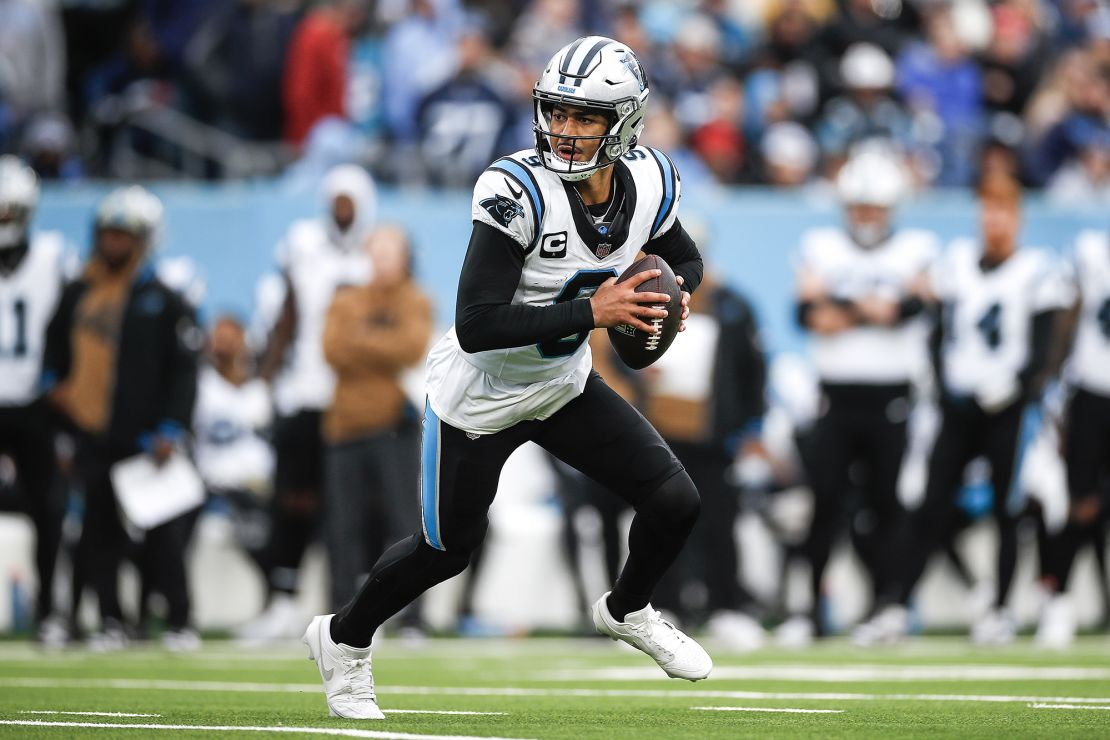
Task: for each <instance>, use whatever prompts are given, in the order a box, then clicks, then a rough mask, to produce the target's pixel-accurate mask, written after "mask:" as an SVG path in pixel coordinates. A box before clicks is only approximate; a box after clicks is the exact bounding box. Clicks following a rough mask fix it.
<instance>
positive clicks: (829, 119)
mask: <svg viewBox="0 0 1110 740" xmlns="http://www.w3.org/2000/svg"><path fill="white" fill-rule="evenodd" d="M840 79H841V80H842V81H843V83H844V88H845V90H846V93H845V94H844V95H843V96H840V97H836V98H833V99H832V100H830V101H829V102H828V104H827V105H826V106H825V109H824V111H823V112H822V114H821V119H820V121H818V123H817V140H818V141H819V142H820V144H821V151H822V153H823V154H824V156H825V157H826V164H827V165H828V169H827V174H828V175H830V176H835V174H836V171H837V170H838V169H839V168H840V165H841V164H842V163H843V162H844V160H845V159H846V158H847V157H848V155H849V150H850V149H851V148H852V147H853V146H854V145H856V144H859V143H861V142H865V141H869V140H872V139H882V140H885V141H887V142H890V143H891V144H892V145H893V146H895V147H896V148H898V149H899V150H900V151H901V152H902V153H903V155H909V154H911V153H912V152H914V150H915V149H916V141H915V138H914V131H913V121H912V120H911V118H910V115H909V113H907V112H906V110H905V108H904V107H903V106H902V105H901V103H899V102H898V101H897V100H895V99H894V97H893V96H892V95H891V87H892V86H893V85H894V64H893V62H891V60H890V57H888V56H887V55H886V53H885V52H883V50H882V49H880V48H879V47H877V46H875V45H873V44H857V45H855V46H853V47H851V48H850V49H848V52H847V53H846V54H845V55H844V58H843V59H842V60H841V61H840Z"/></svg>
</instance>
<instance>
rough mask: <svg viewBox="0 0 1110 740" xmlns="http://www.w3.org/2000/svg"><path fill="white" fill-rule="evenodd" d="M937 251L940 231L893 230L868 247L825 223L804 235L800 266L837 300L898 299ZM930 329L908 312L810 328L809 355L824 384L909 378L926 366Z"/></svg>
mask: <svg viewBox="0 0 1110 740" xmlns="http://www.w3.org/2000/svg"><path fill="white" fill-rule="evenodd" d="M939 252H940V244H939V242H938V240H937V237H936V236H935V235H934V234H932V233H930V232H928V231H921V230H916V229H903V230H899V231H895V232H894V233H893V234H892V235H891V237H890V238H889V239H887V240H886V241H885V242H883V243H881V244H878V245H876V246H874V247H872V248H870V249H865V248H864V247H861V246H860V245H859V244H857V243H856V242H855V241H854V240H853V239H852V238H851V236H850V235H849V234H848V233H847V232H846V231H845V230H844V229H842V228H835V227H825V228H819V229H812V230H810V231H807V232H806V233H805V234H803V235H802V243H801V250H800V255H799V265H798V271H799V273H802V274H807V275H810V276H814V277H816V278H818V279H820V281H821V282H822V283H823V284H824V286H825V291H826V293H827V294H828V296H829V297H830V298H832V299H834V300H845V301H853V300H860V299H863V298H866V297H868V296H878V297H880V298H885V299H887V300H892V301H901V300H902V299H904V298H906V297H907V296H909V294H910V288H911V286H912V284H913V283H914V281H915V280H918V279H919V278H921V277H922V276H923V275H925V274H927V272H928V270H929V268H930V266H931V265H932V263H933V262H934V261H935V260H936V257H937V255H938V254H939ZM927 331H928V329H927V328H926V325H925V322H924V321H923V320H921V319H910V320H908V321H903V322H900V323H898V324H895V325H894V326H856V327H853V328H851V329H848V330H846V331H842V332H839V333H837V334H833V335H827V336H826V335H820V334H813V335H812V337H811V347H812V352H813V362H814V365H815V367H816V368H817V374H818V376H819V377H820V378H821V380H822V381H824V382H827V383H863V384H872V385H878V384H897V383H907V382H909V381H910V380H912V379H913V378H914V377H916V376H918V374H919V373H921V372H922V371H923V370H924V368H925V367H927V364H926V363H927V361H928V355H927V352H926V335H927Z"/></svg>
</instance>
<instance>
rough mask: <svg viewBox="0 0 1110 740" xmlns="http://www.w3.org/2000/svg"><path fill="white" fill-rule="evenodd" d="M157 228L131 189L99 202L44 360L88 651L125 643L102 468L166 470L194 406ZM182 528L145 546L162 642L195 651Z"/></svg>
mask: <svg viewBox="0 0 1110 740" xmlns="http://www.w3.org/2000/svg"><path fill="white" fill-rule="evenodd" d="M161 226H162V204H161V202H160V201H159V200H158V199H157V198H155V197H154V196H153V195H151V194H150V193H149V192H147V191H146V190H144V189H142V188H140V187H138V186H132V187H127V188H120V189H118V190H115V191H113V192H111V193H110V194H109V195H108V196H107V197H106V198H105V199H104V200H103V201H102V202H101V204H100V206H99V207H98V208H97V213H96V221H95V226H94V231H93V249H92V254H91V256H90V258H89V261H88V263H87V264H86V266H85V270H84V272H83V274H82V276H81V278H80V279H79V280H77V281H76V282H74V283H71V284H70V285H69V286H68V287H67V288H66V290H65V292H64V293H63V294H62V298H61V303H60V305H59V307H58V311H57V313H56V314H55V316H54V318H53V319H52V320H51V322H50V327H49V329H48V333H47V343H46V353H45V356H44V358H43V380H44V386H45V387H46V388H48V389H49V398H50V400H51V402H52V403H53V404H54V405H55V406H56V407H57V408H58V410H59V411H60V412H62V413H63V414H64V415H65V416H66V418H67V419H68V420H69V422H70V423H71V424H72V425H73V427H74V429H75V430H76V432H77V434H78V440H79V449H78V463H77V465H78V471H79V472H78V475H79V477H80V479H81V481H82V484H83V485H82V487H83V490H84V493H85V515H84V521H83V525H82V530H81V541H80V543H79V544H78V554H77V557H78V558H79V559H80V561H81V562H82V564H83V566H84V572H85V574H86V576H87V577H88V579H89V581H90V582H91V583H92V585H93V587H94V589H95V590H96V594H97V602H98V605H99V608H100V617H101V624H100V630H99V632H98V633H97V634H95V635H93V637H92V638H91V639H90V646H91V647H93V648H94V649H97V650H113V649H119V648H121V647H123V646H125V645H126V643H127V641H128V630H127V628H126V626H125V623H124V618H123V611H122V609H121V607H120V602H119V584H118V577H119V565H120V561H121V558H122V557H123V554H124V551H125V549H126V547H127V545H128V535H127V534H126V533H125V531H124V528H123V523H122V522H121V521H120V515H119V513H118V511H117V505H116V499H115V489H114V487H113V485H112V480H111V477H110V472H111V469H112V467H113V466H114V465H115V464H116V463H117V462H120V461H121V460H124V459H127V458H130V457H133V456H135V455H140V454H147V455H150V456H151V457H152V458H154V460H155V461H157V462H159V463H161V462H164V461H166V460H167V459H169V457H170V455H171V454H173V453H174V451H175V450H177V449H179V448H180V446H181V445H182V444H183V443H184V441H185V433H186V431H187V429H188V428H189V424H190V422H191V420H192V413H193V403H194V400H195V397H196V381H197V352H198V350H199V349H200V344H201V343H202V341H203V338H202V335H201V334H200V331H199V330H198V329H197V328H196V325H195V322H194V319H193V314H192V311H191V310H190V309H189V307H188V306H187V305H186V303H185V301H184V300H183V299H182V298H180V297H179V296H178V295H177V294H176V293H175V292H173V291H172V290H170V289H169V288H167V287H166V286H165V285H163V284H162V283H161V282H160V281H158V279H157V278H156V277H154V272H153V268H152V266H151V265H150V262H149V260H150V255H151V252H152V250H153V249H154V247H155V245H156V243H157V238H158V233H159V232H160V231H161ZM188 519H189V515H188V514H186V515H183V516H181V517H178V518H176V519H173V520H171V521H169V522H167V523H165V524H163V525H161V526H158V527H155V528H153V529H150V530H148V531H147V532H145V536H144V551H145V555H146V557H148V558H150V559H151V562H150V563H149V565H151V566H152V573H153V574H154V575H155V576H156V583H155V584H154V588H155V589H156V590H157V591H159V592H160V593H162V594H163V595H164V596H165V597H166V599H167V601H168V603H169V615H168V619H167V626H168V630H167V632H166V634H165V635H164V639H165V640H166V641H167V642H168V643H171V644H173V643H181V644H185V643H194V644H195V642H196V635H195V633H192V632H191V629H190V624H189V619H190V602H189V592H188V585H187V582H186V573H185V545H186V536H187V533H188V531H189V529H190V522H189V521H188ZM146 565H147V563H144V568H143V569H144V570H146V568H145V566H146ZM179 638H180V639H179Z"/></svg>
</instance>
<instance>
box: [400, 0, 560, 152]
mask: <svg viewBox="0 0 1110 740" xmlns="http://www.w3.org/2000/svg"><path fill="white" fill-rule="evenodd" d="M461 20H462V17H461V10H460V7H459V0H410V2H409V12H408V13H407V14H406V15H405V16H404V17H403V19H402V20H399V21H398V22H397V23H396V24H394V25H393V26H392V27H391V28H390V29H389V31H388V32H387V33H386V36H385V64H384V71H385V116H386V121H387V122H388V124H389V130H390V134H391V135H392V137H393V139H394V140H395V141H398V142H402V143H404V144H411V143H412V142H413V141H414V140H415V139H416V137H417V133H418V132H417V127H416V110H417V107H418V106H419V104H420V99H421V98H422V97H424V96H425V95H426V94H427V93H428V92H429V91H431V90H432V89H433V88H435V87H436V86H437V85H439V84H440V83H441V82H443V81H444V80H445V79H447V77H448V76H449V75H450V74H451V70H452V65H453V64H454V62H455V39H456V36H457V34H458V30H459V25H460V23H461ZM544 48H546V47H544ZM400 149H401V151H402V152H403V153H404V155H408V154H411V146H401V147H400ZM402 161H403V160H402Z"/></svg>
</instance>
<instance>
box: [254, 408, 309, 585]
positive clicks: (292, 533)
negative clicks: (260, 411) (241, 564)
mask: <svg viewBox="0 0 1110 740" xmlns="http://www.w3.org/2000/svg"><path fill="white" fill-rule="evenodd" d="M320 421H321V413H320V412H319V411H310V410H306V411H299V412H297V413H296V414H294V415H292V416H284V417H281V418H279V419H277V420H276V421H275V422H274V455H275V458H276V460H275V471H274V496H273V498H272V499H271V504H270V537H269V539H268V540H267V543H266V547H265V548H263V550H262V552H261V553H260V554H259V557H258V560H259V566H260V567H261V568H262V571H263V574H264V575H265V578H266V583H267V586H268V588H269V590H270V592H271V593H272V592H275V591H277V592H281V593H288V594H292V593H295V592H296V590H297V573H298V571H299V570H300V567H301V561H302V560H303V559H304V554H305V551H306V550H307V549H308V546H309V544H311V542H312V538H313V537H314V536H315V535H316V531H317V527H318V526H319V521H320V511H321V500H322V497H323V488H322V484H323V477H324V443H323V440H322V438H321V436H320Z"/></svg>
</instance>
